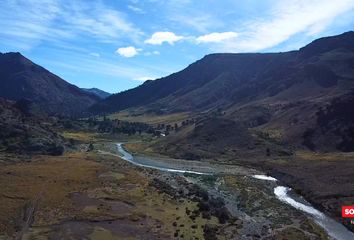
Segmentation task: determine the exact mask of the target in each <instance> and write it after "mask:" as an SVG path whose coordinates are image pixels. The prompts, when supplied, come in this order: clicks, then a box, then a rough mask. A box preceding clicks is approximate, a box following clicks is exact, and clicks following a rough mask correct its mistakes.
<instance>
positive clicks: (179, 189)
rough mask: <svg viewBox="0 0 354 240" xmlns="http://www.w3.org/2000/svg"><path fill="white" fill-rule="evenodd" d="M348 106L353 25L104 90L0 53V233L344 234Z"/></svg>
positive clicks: (350, 146)
mask: <svg viewBox="0 0 354 240" xmlns="http://www.w3.org/2000/svg"><path fill="white" fill-rule="evenodd" d="M138 52H139V51H138ZM95 55H96V57H97V56H99V55H97V54H95ZM353 106H354V32H353V31H350V32H345V33H343V34H340V35H336V36H331V37H324V38H320V39H317V40H315V41H313V42H311V43H309V44H308V45H306V46H304V47H303V48H300V49H299V50H295V51H289V52H276V53H214V54H209V55H206V56H205V57H203V58H202V59H200V60H198V61H196V62H194V63H192V64H190V65H189V66H188V67H186V68H185V69H183V70H181V71H179V72H176V73H173V74H171V75H169V76H166V77H163V78H159V79H156V80H153V81H152V80H147V81H145V82H143V83H142V84H141V85H139V86H138V87H135V88H132V89H129V90H125V91H122V92H119V93H115V94H110V93H108V92H105V91H102V90H100V89H97V88H79V87H77V86H75V85H72V84H70V83H68V82H66V81H65V80H64V79H62V78H60V77H58V76H57V75H55V74H53V73H51V72H50V71H48V70H46V69H45V68H43V67H41V66H39V65H37V64H36V63H34V62H32V61H31V60H29V59H28V58H26V57H25V56H23V55H22V54H20V53H13V52H10V53H1V54H0V203H1V204H0V239H50V240H52V239H54V240H56V239H91V240H101V239H103V240H118V239H200V240H201V239H206V240H214V239H220V240H223V239H225V240H226V239H242V240H253V239H263V240H274V239H275V240H297V239H308V240H317V239H318V240H322V239H330V240H332V239H334V240H342V239H343V240H347V239H354V234H353V232H354V225H353V224H352V221H351V219H350V218H343V217H342V215H341V207H342V206H351V205H353V202H354V187H353V186H354V178H353V173H354V115H353V113H354V111H353Z"/></svg>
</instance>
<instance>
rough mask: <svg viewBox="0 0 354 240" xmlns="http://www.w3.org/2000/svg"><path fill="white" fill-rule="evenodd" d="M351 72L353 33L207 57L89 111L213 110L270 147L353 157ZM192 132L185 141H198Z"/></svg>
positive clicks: (353, 79) (353, 66) (353, 77)
mask: <svg viewBox="0 0 354 240" xmlns="http://www.w3.org/2000/svg"><path fill="white" fill-rule="evenodd" d="M353 69H354V32H347V33H343V34H341V35H338V36H332V37H325V38H321V39H318V40H315V41H313V42H312V43H310V44H309V45H307V46H305V47H303V48H301V49H300V50H298V51H291V52H283V53H242V54H231V53H230V54H211V55H207V56H205V57H204V58H202V59H201V60H199V61H197V62H195V63H193V64H191V65H190V66H188V67H187V68H186V69H184V70H182V71H180V72H177V73H174V74H172V75H170V76H167V77H165V78H161V79H158V80H155V81H149V82H146V83H144V84H142V85H140V86H138V87H136V88H134V89H131V90H128V91H125V92H122V93H119V94H114V95H112V96H110V97H108V98H107V99H105V100H103V101H101V102H99V103H97V104H95V105H93V106H92V107H91V108H90V109H91V112H93V113H96V114H97V113H99V114H100V113H110V112H117V111H120V110H123V109H127V108H134V109H137V108H140V109H141V110H142V111H144V112H150V113H151V112H155V113H157V114H168V113H173V112H190V113H192V114H194V115H196V114H201V113H213V112H215V111H220V112H224V115H223V116H222V118H223V119H228V120H231V121H233V122H235V123H237V124H239V125H242V126H244V127H246V128H247V129H248V130H252V131H257V134H258V135H261V136H263V137H264V136H266V138H269V139H270V140H272V141H273V140H274V141H278V142H282V143H286V144H290V145H295V146H300V147H304V148H307V149H311V150H323V151H336V150H340V151H354V144H353V143H354V116H353V114H351V112H353V111H352V110H350V109H351V106H354V70H353ZM202 125H203V124H202ZM207 125H208V126H209V124H207ZM217 125H218V124H216V125H215V124H213V125H211V126H209V127H212V126H215V127H216V128H218V126H217ZM195 131H196V130H195V129H194V130H191V132H190V133H189V134H190V136H194V138H195V137H196V136H198V134H197V135H196V134H195ZM251 135H252V134H251ZM253 135H254V134H253ZM220 138H221V139H222V136H219V139H220ZM185 139H189V137H187V138H186V137H185V138H184V140H185ZM329 140H330V141H329ZM173 144H176V142H174V143H171V146H173ZM186 145H188V144H187V143H186Z"/></svg>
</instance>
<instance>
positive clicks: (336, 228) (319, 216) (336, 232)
mask: <svg viewBox="0 0 354 240" xmlns="http://www.w3.org/2000/svg"><path fill="white" fill-rule="evenodd" d="M117 149H118V151H119V153H120V154H122V159H124V160H126V161H128V162H130V163H132V164H134V165H136V166H140V167H146V168H152V169H157V170H160V171H167V172H174V173H182V174H183V173H193V174H199V175H211V174H210V173H202V172H196V171H189V170H180V169H172V168H166V167H159V166H153V165H147V164H144V163H139V162H137V161H136V160H135V159H134V157H133V155H131V154H130V153H129V152H127V151H125V150H124V148H123V146H122V144H121V143H118V144H117ZM252 177H253V178H256V179H259V180H265V181H273V182H276V181H278V180H277V179H276V178H273V177H270V176H266V175H253V176H252ZM290 190H291V189H290V188H287V187H283V186H277V187H275V188H274V194H275V196H276V197H277V198H278V199H279V200H280V201H281V202H284V203H286V204H288V205H290V206H292V207H294V208H296V209H298V210H300V211H302V212H305V213H306V214H309V215H310V216H311V217H312V218H313V219H314V221H315V222H316V223H317V224H319V225H320V226H321V227H322V228H323V229H324V230H325V231H326V232H327V233H328V235H329V236H330V237H331V238H333V239H336V240H352V239H353V240H354V233H352V232H351V231H349V230H348V229H346V228H345V227H344V226H343V225H342V224H340V223H338V222H336V221H335V220H333V219H331V218H329V217H327V216H326V215H325V214H323V213H322V212H320V211H318V210H317V209H315V208H314V207H312V206H311V205H310V204H308V203H306V204H305V203H302V202H300V201H297V200H296V199H295V198H294V197H292V196H290V195H289V194H288V192H289V191H290Z"/></svg>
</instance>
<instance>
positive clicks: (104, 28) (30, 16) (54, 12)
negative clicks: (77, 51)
mask: <svg viewBox="0 0 354 240" xmlns="http://www.w3.org/2000/svg"><path fill="white" fill-rule="evenodd" d="M0 28H1V29H2V30H1V32H0V36H3V37H4V38H7V39H12V40H13V43H12V44H13V45H16V44H17V42H21V41H22V42H24V43H26V44H24V45H25V49H30V48H31V47H34V46H36V45H38V44H39V43H40V42H42V41H57V42H58V41H60V40H63V41H66V40H72V39H74V38H77V37H83V36H84V35H85V34H86V35H89V36H90V37H94V38H96V39H97V40H99V41H105V42H107V41H117V40H118V39H121V38H128V39H131V40H137V39H138V38H139V37H141V36H142V35H143V32H142V31H141V30H140V29H139V28H138V27H135V26H134V24H132V23H131V22H129V21H128V20H127V19H126V17H125V15H124V14H123V13H121V12H119V11H117V10H115V9H111V8H109V7H107V6H105V5H103V4H102V3H95V4H87V3H85V2H79V1H72V2H68V3H67V4H62V3H61V2H60V1H57V0H19V1H11V0H4V1H1V2H0Z"/></svg>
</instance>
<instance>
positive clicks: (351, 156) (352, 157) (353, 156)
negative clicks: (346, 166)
mask: <svg viewBox="0 0 354 240" xmlns="http://www.w3.org/2000/svg"><path fill="white" fill-rule="evenodd" d="M296 156H297V157H298V158H300V159H304V160H313V161H354V152H348V153H345V152H331V153H316V152H310V151H304V150H299V151H296Z"/></svg>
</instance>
